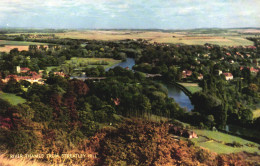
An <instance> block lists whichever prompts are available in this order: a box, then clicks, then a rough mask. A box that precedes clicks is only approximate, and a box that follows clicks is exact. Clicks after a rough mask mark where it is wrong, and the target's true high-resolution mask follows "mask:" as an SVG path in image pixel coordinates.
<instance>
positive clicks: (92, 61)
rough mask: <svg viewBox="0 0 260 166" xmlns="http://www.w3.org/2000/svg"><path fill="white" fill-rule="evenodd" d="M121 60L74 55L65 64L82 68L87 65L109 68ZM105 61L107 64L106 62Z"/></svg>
mask: <svg viewBox="0 0 260 166" xmlns="http://www.w3.org/2000/svg"><path fill="white" fill-rule="evenodd" d="M120 62H121V60H115V59H112V58H78V57H73V58H71V59H70V60H66V61H65V64H71V65H74V66H76V67H79V68H81V69H83V68H85V67H97V66H100V65H101V66H104V68H105V69H106V68H109V67H111V66H113V65H115V64H117V63H120ZM104 63H105V64H104Z"/></svg>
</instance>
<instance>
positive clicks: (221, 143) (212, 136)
mask: <svg viewBox="0 0 260 166" xmlns="http://www.w3.org/2000/svg"><path fill="white" fill-rule="evenodd" d="M194 131H195V132H196V133H197V134H198V137H199V138H197V139H196V138H194V139H192V141H193V142H194V143H195V144H196V145H198V146H201V147H203V148H206V149H209V150H210V151H213V152H216V153H225V154H229V153H234V152H242V151H246V152H251V153H254V152H259V150H258V146H259V145H258V144H256V143H253V142H250V141H247V140H244V139H242V138H239V137H236V136H232V135H228V134H225V133H221V132H217V131H209V130H194ZM234 141H235V142H236V143H238V144H240V145H241V147H233V146H231V144H232V143H233V142H234Z"/></svg>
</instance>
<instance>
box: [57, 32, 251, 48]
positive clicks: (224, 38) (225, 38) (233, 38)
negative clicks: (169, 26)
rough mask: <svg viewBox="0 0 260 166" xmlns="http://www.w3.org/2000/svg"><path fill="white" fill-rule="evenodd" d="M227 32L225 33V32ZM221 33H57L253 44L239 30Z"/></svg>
mask: <svg viewBox="0 0 260 166" xmlns="http://www.w3.org/2000/svg"><path fill="white" fill-rule="evenodd" d="M224 32H225V33H224ZM224 32H223V33H220V34H213V33H210V31H209V32H208V33H206V34H205V32H204V31H181V32H161V31H93V30H89V31H87V30H85V31H68V32H65V33H57V34H55V35H56V36H58V37H60V38H73V39H89V40H124V39H145V40H148V41H149V42H151V43H153V42H157V43H173V44H187V45H203V44H205V43H211V44H217V45H226V46H235V45H253V42H251V41H249V40H247V39H246V37H248V35H241V34H238V32H233V31H227V32H226V31H224Z"/></svg>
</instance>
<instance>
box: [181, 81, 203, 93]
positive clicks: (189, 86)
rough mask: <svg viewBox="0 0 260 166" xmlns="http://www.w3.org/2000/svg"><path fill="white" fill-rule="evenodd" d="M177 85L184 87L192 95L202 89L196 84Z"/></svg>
mask: <svg viewBox="0 0 260 166" xmlns="http://www.w3.org/2000/svg"><path fill="white" fill-rule="evenodd" d="M179 84H180V85H182V86H184V87H185V88H186V89H187V90H188V91H190V92H191V93H192V94H193V93H195V92H198V91H201V90H202V88H201V87H199V85H198V84H197V83H179Z"/></svg>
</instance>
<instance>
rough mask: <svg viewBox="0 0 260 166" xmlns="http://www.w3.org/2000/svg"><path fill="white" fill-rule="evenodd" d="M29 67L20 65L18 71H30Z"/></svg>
mask: <svg viewBox="0 0 260 166" xmlns="http://www.w3.org/2000/svg"><path fill="white" fill-rule="evenodd" d="M30 70H31V69H29V68H28V67H21V68H20V72H21V73H27V72H28V71H30Z"/></svg>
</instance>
